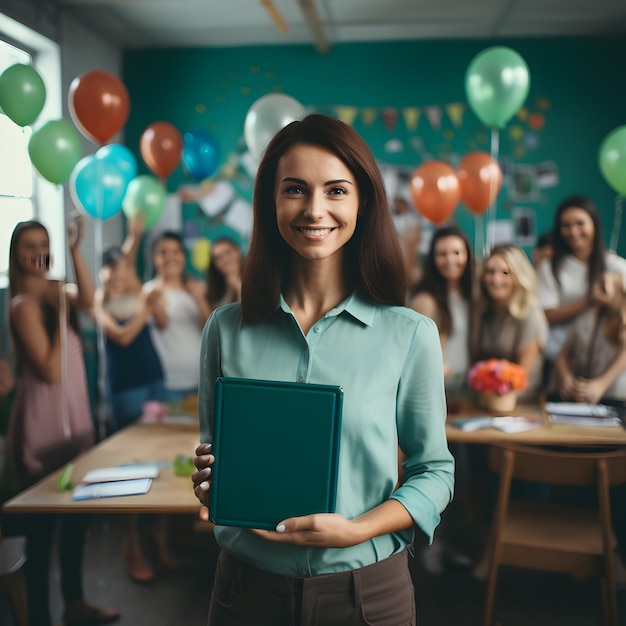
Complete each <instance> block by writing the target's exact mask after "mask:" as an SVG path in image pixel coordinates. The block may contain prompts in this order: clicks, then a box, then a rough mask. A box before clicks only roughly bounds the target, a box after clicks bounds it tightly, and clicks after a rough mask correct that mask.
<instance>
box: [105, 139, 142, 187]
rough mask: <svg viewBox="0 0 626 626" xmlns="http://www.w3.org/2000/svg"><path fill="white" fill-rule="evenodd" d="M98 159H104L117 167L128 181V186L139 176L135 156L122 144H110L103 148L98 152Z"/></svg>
mask: <svg viewBox="0 0 626 626" xmlns="http://www.w3.org/2000/svg"><path fill="white" fill-rule="evenodd" d="M96 159H102V160H104V161H107V162H108V163H109V164H111V165H113V166H114V167H116V168H117V169H118V170H119V172H120V174H122V176H124V179H125V180H126V181H127V183H126V184H128V183H130V181H131V180H132V179H133V178H135V177H136V176H137V159H136V158H135V155H134V154H133V153H132V152H131V151H130V150H129V149H128V148H127V147H126V146H123V145H122V144H119V143H110V144H108V145H106V146H102V148H100V149H99V150H98V152H96Z"/></svg>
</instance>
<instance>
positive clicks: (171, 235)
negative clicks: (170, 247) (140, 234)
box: [150, 230, 185, 255]
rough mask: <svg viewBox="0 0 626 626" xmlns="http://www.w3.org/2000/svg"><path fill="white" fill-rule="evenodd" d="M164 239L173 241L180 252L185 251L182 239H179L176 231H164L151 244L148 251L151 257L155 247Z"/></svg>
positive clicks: (179, 236)
mask: <svg viewBox="0 0 626 626" xmlns="http://www.w3.org/2000/svg"><path fill="white" fill-rule="evenodd" d="M166 239H171V240H173V241H175V242H176V243H177V244H178V245H179V246H180V249H181V250H184V249H185V242H184V241H183V238H182V237H181V235H180V233H177V232H176V231H173V230H164V231H163V232H162V233H160V234H159V235H158V236H157V237H156V238H155V240H154V241H153V242H152V247H151V248H150V251H151V252H152V254H153V255H154V251H155V249H156V247H157V246H158V245H159V244H160V243H161V242H162V241H165V240H166Z"/></svg>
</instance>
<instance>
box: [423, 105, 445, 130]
mask: <svg viewBox="0 0 626 626" xmlns="http://www.w3.org/2000/svg"><path fill="white" fill-rule="evenodd" d="M424 114H425V115H426V118H427V119H428V121H429V122H430V125H431V126H432V127H433V130H440V129H441V117H442V116H443V112H442V110H441V107H438V106H431V107H424Z"/></svg>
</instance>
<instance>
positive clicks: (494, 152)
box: [483, 126, 500, 257]
mask: <svg viewBox="0 0 626 626" xmlns="http://www.w3.org/2000/svg"><path fill="white" fill-rule="evenodd" d="M499 152H500V131H499V129H497V128H496V127H495V126H492V127H491V158H492V159H493V160H494V161H495V162H496V163H497V162H498V154H499ZM495 184H496V180H495V177H494V176H491V177H490V179H489V199H490V203H489V208H488V210H487V223H486V224H485V228H488V227H489V224H491V236H490V238H489V248H493V246H494V244H495V237H496V229H495V228H494V224H495V222H496V216H497V213H498V205H497V202H496V195H495V194H494V191H495ZM487 253H488V251H487V249H484V250H483V256H485V257H486V256H487Z"/></svg>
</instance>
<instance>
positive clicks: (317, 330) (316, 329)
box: [313, 326, 322, 333]
mask: <svg viewBox="0 0 626 626" xmlns="http://www.w3.org/2000/svg"><path fill="white" fill-rule="evenodd" d="M321 330H322V329H321V328H320V327H319V326H316V327H315V328H314V329H313V332H314V333H319V332H320V331H321Z"/></svg>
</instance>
